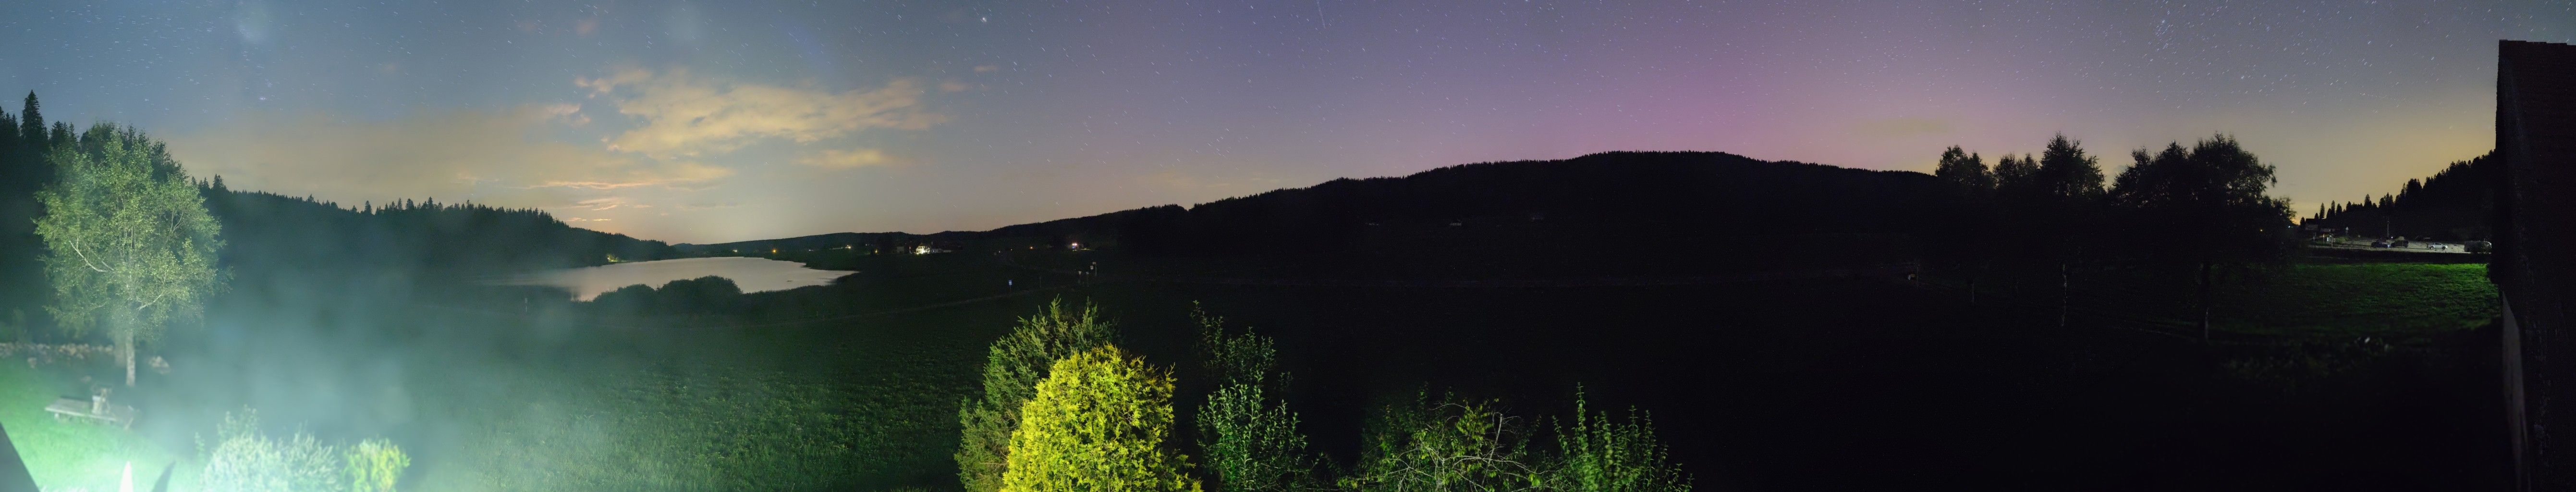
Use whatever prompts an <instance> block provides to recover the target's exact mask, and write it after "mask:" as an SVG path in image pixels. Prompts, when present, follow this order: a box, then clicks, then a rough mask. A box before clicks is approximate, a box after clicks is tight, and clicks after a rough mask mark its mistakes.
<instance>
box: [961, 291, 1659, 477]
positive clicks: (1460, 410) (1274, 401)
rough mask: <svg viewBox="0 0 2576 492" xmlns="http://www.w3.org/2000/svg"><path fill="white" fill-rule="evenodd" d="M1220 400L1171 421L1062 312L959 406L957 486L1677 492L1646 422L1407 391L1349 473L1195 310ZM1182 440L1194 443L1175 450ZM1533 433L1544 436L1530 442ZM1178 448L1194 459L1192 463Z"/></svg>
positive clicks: (1265, 360) (1146, 381)
mask: <svg viewBox="0 0 2576 492" xmlns="http://www.w3.org/2000/svg"><path fill="white" fill-rule="evenodd" d="M1191 318H1192V319H1193V320H1195V321H1196V322H1197V323H1198V324H1199V326H1200V330H1201V338H1200V341H1199V356H1200V362H1201V363H1203V364H1205V365H1206V366H1207V369H1208V373H1209V374H1211V375H1212V376H1213V377H1214V378H1215V379H1216V381H1215V383H1216V390H1215V391H1214V392H1213V393H1211V394H1209V395H1208V397H1207V399H1206V400H1205V401H1204V402H1203V403H1202V404H1201V406H1200V407H1199V410H1198V411H1197V412H1195V414H1194V417H1195V422H1194V423H1193V424H1194V425H1191V426H1188V427H1183V426H1182V424H1181V423H1179V422H1178V421H1177V419H1175V417H1174V412H1173V408H1172V406H1173V388H1174V380H1173V377H1172V375H1171V373H1170V371H1168V370H1165V369H1163V368H1162V367H1158V366H1155V365H1153V364H1149V363H1147V362H1146V361H1144V359H1143V358H1142V357H1140V356H1137V355H1134V354H1133V353H1130V352H1128V351H1126V350H1125V349H1121V348H1119V346H1118V344H1119V336H1118V332H1117V330H1116V328H1115V327H1114V326H1113V325H1112V324H1111V323H1110V322H1108V321H1107V320H1104V319H1102V318H1101V317H1100V314H1099V310H1098V307H1097V306H1092V305H1088V304H1086V305H1084V306H1083V307H1082V308H1081V309H1079V310H1075V309H1067V308H1066V306H1065V305H1064V303H1063V300H1062V299H1057V300H1056V301H1055V302H1052V303H1049V304H1048V306H1047V307H1046V308H1045V310H1044V311H1041V312H1040V313H1038V314H1037V315H1034V316H1030V317H1026V318H1022V319H1021V320H1020V322H1019V325H1018V326H1017V328H1015V329H1014V330H1013V331H1012V332H1011V333H1010V334H1008V335H1005V336H1003V338H1002V339H1000V340H997V341H995V342H993V344H992V346H991V347H990V348H989V350H988V352H987V356H986V362H985V364H984V368H983V369H984V371H983V372H984V376H983V391H982V394H981V395H977V396H970V397H968V398H967V399H966V400H965V401H963V402H961V403H960V407H959V410H958V421H959V424H960V426H961V428H962V430H963V435H962V436H960V437H961V439H960V440H959V446H958V451H957V453H956V455H955V459H956V461H957V476H958V481H959V483H960V485H962V486H963V487H964V489H965V490H966V491H968V492H1035V491H1138V492H1142V491H1164V492H1178V491H1192V492H1195V491H1202V490H1213V491H1218V492H1284V491H1305V490H1342V491H1354V492H1357V491H1482V492H1496V491H1530V492H1541V491H1583V492H1688V491H1689V490H1690V489H1691V482H1690V477H1689V476H1687V475H1685V474H1683V473H1682V472H1681V470H1680V467H1679V466H1678V465H1677V464H1674V463H1671V462H1670V461H1669V460H1668V459H1666V451H1665V449H1666V448H1665V446H1664V444H1662V443H1661V442H1659V441H1657V440H1656V438H1655V432H1654V427H1653V425H1652V424H1651V423H1650V422H1649V421H1648V420H1647V419H1646V418H1645V416H1644V415H1643V412H1640V411H1637V410H1634V409H1632V410H1630V411H1629V412H1628V414H1627V415H1626V416H1625V418H1614V417H1613V416H1612V415H1611V414H1610V413H1608V412H1593V411H1591V410H1590V409H1589V408H1587V407H1586V403H1585V402H1584V401H1583V397H1582V393H1581V391H1580V390H1579V389H1578V390H1577V391H1576V406H1575V412H1574V415H1571V416H1569V417H1565V418H1557V419H1550V420H1548V421H1546V423H1543V424H1542V423H1534V422H1532V421H1530V420H1527V417H1524V416H1516V415H1511V414H1509V413H1507V412H1504V411H1501V410H1500V402H1496V401H1490V400H1474V399H1465V398H1459V397H1456V396H1442V397H1438V398H1433V397H1431V396H1430V394H1429V393H1428V392H1424V393H1421V394H1418V395H1417V396H1416V397H1415V398H1414V399H1413V401H1411V402H1409V403H1406V404H1397V405H1390V406H1388V407H1385V408H1384V409H1382V410H1381V411H1380V412H1379V413H1378V415H1377V416H1376V417H1375V418H1373V419H1372V422H1373V423H1372V424H1370V425H1369V426H1368V428H1367V429H1364V430H1363V432H1364V433H1365V434H1366V437H1365V439H1364V441H1365V443H1364V445H1363V448H1362V449H1361V451H1360V455H1359V456H1356V457H1355V458H1356V459H1355V460H1353V461H1354V462H1355V464H1354V465H1352V466H1348V467H1344V466H1339V464H1338V462H1336V461H1334V460H1328V459H1325V457H1324V456H1322V455H1319V454H1317V453H1315V452H1314V451H1313V450H1312V449H1310V448H1309V446H1308V445H1307V440H1306V438H1305V435H1304V434H1303V431H1302V430H1301V429H1300V428H1299V420H1298V416H1297V412H1295V411H1294V410H1292V409H1291V408H1290V406H1289V405H1288V401H1287V394H1288V393H1287V386H1288V384H1289V383H1290V381H1291V377H1290V374H1289V373H1288V372H1286V371H1283V370H1281V369H1280V368H1279V367H1278V363H1277V359H1276V355H1277V354H1276V350H1275V348H1274V344H1273V343H1272V341H1271V340H1270V339H1269V338H1268V337H1264V336H1261V335H1258V334H1255V333H1253V332H1252V330H1251V329H1249V328H1242V327H1234V326H1229V325H1228V324H1227V323H1226V322H1225V320H1224V319H1223V318H1220V317H1216V316H1212V315H1209V314H1207V313H1206V312H1204V311H1199V310H1197V309H1196V308H1193V310H1192V313H1191ZM1181 429H1192V430H1195V432H1194V434H1195V437H1196V439H1195V440H1193V441H1192V442H1187V443H1184V442H1181V438H1179V437H1177V436H1178V435H1179V434H1180V432H1181ZM1542 436H1544V437H1545V438H1542ZM1189 450H1195V451H1197V452H1196V453H1195V454H1192V453H1189V452H1188V451H1189Z"/></svg>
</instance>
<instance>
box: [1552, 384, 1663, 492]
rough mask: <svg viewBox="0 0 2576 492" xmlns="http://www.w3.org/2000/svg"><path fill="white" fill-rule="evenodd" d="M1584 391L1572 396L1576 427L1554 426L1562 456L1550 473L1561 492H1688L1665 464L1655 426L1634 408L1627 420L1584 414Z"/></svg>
mask: <svg viewBox="0 0 2576 492" xmlns="http://www.w3.org/2000/svg"><path fill="white" fill-rule="evenodd" d="M1586 412H1587V410H1585V409H1584V401H1583V392H1582V391H1580V390H1577V391H1576V392H1575V394H1574V425H1573V426H1572V427H1566V426H1562V425H1560V426H1558V427H1557V429H1556V443H1557V450H1558V451H1559V452H1562V453H1564V455H1563V456H1561V458H1562V461H1561V462H1560V463H1559V466H1558V468H1557V469H1556V471H1555V473H1554V475H1555V480H1554V482H1556V488H1557V489H1559V490H1569V491H1582V492H1690V488H1691V486H1690V479H1689V478H1687V477H1684V476H1682V474H1681V471H1680V470H1679V467H1677V466H1674V465H1673V464H1672V463H1670V462H1668V461H1666V459H1665V456H1664V445H1663V444H1662V443H1659V442H1656V441H1655V426H1654V423H1653V422H1651V421H1648V420H1647V419H1646V417H1644V416H1643V413H1642V412H1639V411H1638V410H1637V409H1635V408H1630V409H1628V420H1627V421H1626V422H1620V421H1616V420H1611V419H1610V413H1609V412H1602V413H1601V414H1600V415H1599V416H1598V417H1594V416H1593V415H1591V414H1588V413H1586Z"/></svg>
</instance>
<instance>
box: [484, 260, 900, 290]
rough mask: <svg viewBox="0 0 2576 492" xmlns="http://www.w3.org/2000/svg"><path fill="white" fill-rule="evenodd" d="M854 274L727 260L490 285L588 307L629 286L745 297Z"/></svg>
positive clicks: (574, 272)
mask: <svg viewBox="0 0 2576 492" xmlns="http://www.w3.org/2000/svg"><path fill="white" fill-rule="evenodd" d="M852 273H858V272H846V271H839V270H815V269H812V268H805V265H804V264H802V263H796V262H792V261H778V260H771V259H763V258H743V257H732V256H727V257H715V258H682V259H677V260H656V261H639V262H634V263H618V264H613V265H602V266H595V267H582V268H566V269H561V270H553V271H547V272H540V273H535V274H529V275H521V276H517V277H511V278H508V279H503V280H497V281H493V282H492V283H494V284H498V285H544V286H552V287H561V288H563V289H564V290H568V291H571V292H572V296H573V299H575V300H582V301H588V300H590V299H591V298H594V297H599V294H600V293H604V292H608V291H612V290H617V289H619V288H622V287H625V286H629V285H635V284H644V285H650V286H653V287H657V288H658V287H661V286H662V284H664V283H668V282H670V281H673V280H685V279H693V278H698V277H705V276H709V275H713V276H718V277H724V278H725V279H727V280H732V281H733V284H734V285H735V286H738V287H741V288H742V291H743V292H744V293H751V292H765V291H773V290H787V289H793V288H797V287H806V286H814V285H828V284H831V283H832V279H836V278H840V277H841V276H842V275H849V274H852Z"/></svg>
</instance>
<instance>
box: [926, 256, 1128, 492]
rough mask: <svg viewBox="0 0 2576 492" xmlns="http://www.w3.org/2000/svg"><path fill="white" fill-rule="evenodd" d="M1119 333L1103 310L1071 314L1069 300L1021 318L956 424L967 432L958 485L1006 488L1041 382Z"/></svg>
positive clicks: (989, 491) (960, 447)
mask: <svg viewBox="0 0 2576 492" xmlns="http://www.w3.org/2000/svg"><path fill="white" fill-rule="evenodd" d="M1115 336H1116V332H1115V331H1113V329H1112V328H1111V327H1110V325H1109V323H1108V322H1107V321H1105V320H1101V319H1100V309H1099V308H1098V307H1096V306H1092V305H1088V304H1086V305H1084V306H1083V307H1082V310H1081V311H1078V312H1075V311H1067V310H1066V309H1065V307H1064V299H1062V298H1058V299H1056V300H1055V301H1054V302H1049V303H1047V308H1046V311H1045V312H1042V313H1038V315H1037V316H1030V317H1026V318H1020V324H1019V327H1018V328H1017V329H1013V330H1011V334H1009V335H1004V336H1002V339H1000V340H995V341H993V346H992V348H991V349H989V350H988V351H987V352H986V354H985V357H984V387H983V389H984V393H983V395H982V397H980V398H975V397H970V398H968V399H967V400H966V401H965V402H962V403H961V404H960V405H959V406H958V409H957V421H958V424H959V426H960V427H963V428H964V432H962V435H960V436H958V443H957V454H955V455H954V456H953V457H954V458H955V459H956V460H957V481H958V482H959V484H960V485H964V486H965V488H966V492H993V491H995V490H1000V489H1001V488H1002V475H1003V473H1004V471H1005V470H1007V469H1008V468H1009V456H1010V443H1011V431H1012V430H1014V429H1017V428H1019V425H1020V407H1021V405H1022V404H1024V403H1025V402H1027V401H1028V400H1029V397H1030V395H1031V394H1032V393H1033V392H1034V391H1035V390H1036V386H1037V384H1038V380H1039V379H1043V378H1045V377H1046V376H1047V370H1048V368H1049V367H1051V366H1052V365H1054V364H1055V363H1056V361H1058V360H1061V359H1064V358H1066V357H1071V356H1073V355H1074V354H1079V353H1082V352H1083V351H1086V350H1091V349H1093V348H1095V347H1101V346H1105V345H1108V344H1110V343H1111V342H1113V341H1114V338H1115Z"/></svg>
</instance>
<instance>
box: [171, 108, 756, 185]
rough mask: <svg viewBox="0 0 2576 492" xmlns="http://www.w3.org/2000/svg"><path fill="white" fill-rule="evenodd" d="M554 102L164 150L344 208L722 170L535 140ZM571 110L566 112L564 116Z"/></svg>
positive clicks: (255, 125) (227, 174)
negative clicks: (366, 203)
mask: <svg viewBox="0 0 2576 492" xmlns="http://www.w3.org/2000/svg"><path fill="white" fill-rule="evenodd" d="M565 106H566V105H555V106H546V105H526V106H519V107H514V108H509V109H503V110H493V111H485V110H462V111H440V112H425V113H420V114H417V115H414V116H411V117H408V118H401V119H393V120H378V121H367V120H348V119H341V118H336V117H332V116H330V115H325V114H302V115H291V114H281V113H253V114H248V115H244V116H242V117H240V118H236V119H234V121H231V122H229V123H228V124H226V125H222V126H219V127H215V128H211V129H207V130H203V131H198V132H194V133H183V134H177V135H175V136H174V137H172V138H171V139H170V151H171V153H172V154H174V156H175V157H177V158H179V159H180V162H182V163H183V164H185V165H187V166H189V167H190V168H191V169H192V170H194V171H195V172H196V173H198V174H200V175H203V174H221V175H223V176H224V178H225V180H226V181H227V182H228V183H230V184H233V185H234V186H236V187H239V188H244V189H258V190H268V191H275V192H280V193H286V194H290V195H303V194H313V195H316V196H317V197H322V198H324V199H328V200H335V201H341V202H350V203H354V202H357V201H360V200H383V199H391V198H404V197H413V198H417V197H440V198H451V197H452V198H455V199H469V198H470V199H475V200H477V201H482V202H486V203H493V204H496V205H504V206H537V205H560V204H564V203H571V200H568V199H567V198H568V197H574V196H582V195H596V192H594V191H590V190H612V189H622V188H634V187H643V186H665V187H672V188H682V189H687V188H692V187H703V186H708V185H711V184H712V182H713V181H714V180H717V179H719V178H723V177H725V176H728V175H731V174H733V170H731V169H727V168H722V167H715V166H709V165H706V164H702V163H698V162H694V161H686V160H658V159H651V158H645V157H639V156H636V155H633V154H625V153H618V152H610V151H608V150H606V149H603V148H601V147H600V146H599V145H597V144H585V143H574V142H564V141H559V140H551V139H547V138H545V134H547V133H548V132H549V131H550V130H553V129H554V128H553V127H554V126H555V125H554V124H553V123H552V122H557V121H567V120H566V118H565V116H566V115H576V114H578V113H577V111H572V112H568V111H565V109H566V108H565ZM576 109H577V108H576Z"/></svg>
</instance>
